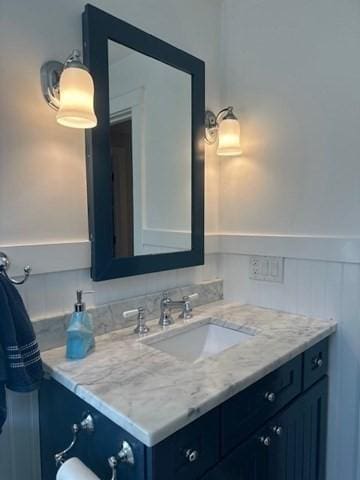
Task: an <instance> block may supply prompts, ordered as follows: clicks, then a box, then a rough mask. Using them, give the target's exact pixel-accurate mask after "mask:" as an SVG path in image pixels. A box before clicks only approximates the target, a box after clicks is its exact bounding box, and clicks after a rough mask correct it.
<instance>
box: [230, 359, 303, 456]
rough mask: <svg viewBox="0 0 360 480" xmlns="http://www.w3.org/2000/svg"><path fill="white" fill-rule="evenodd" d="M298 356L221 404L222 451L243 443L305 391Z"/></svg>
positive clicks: (300, 361)
mask: <svg viewBox="0 0 360 480" xmlns="http://www.w3.org/2000/svg"><path fill="white" fill-rule="evenodd" d="M301 367H302V358H301V356H298V357H296V358H294V359H293V360H292V361H290V362H288V363H287V364H285V365H284V366H282V367H280V368H279V369H278V370H276V371H275V372H272V373H270V374H269V375H267V376H266V377H264V378H263V379H261V380H259V381H258V382H257V383H255V384H254V385H251V386H250V387H249V388H247V389H246V390H244V391H243V392H240V393H239V394H237V395H235V396H234V397H232V398H230V400H228V401H227V402H225V403H224V404H223V405H222V406H221V453H222V455H225V454H226V453H227V452H228V451H229V450H231V449H232V448H234V447H236V446H237V445H239V444H240V443H241V442H242V441H243V440H245V439H246V437H247V436H248V435H249V434H250V433H252V432H253V431H255V430H256V429H257V428H259V427H260V426H261V425H262V424H263V423H264V422H265V421H266V420H267V419H268V418H270V417H271V416H272V415H274V414H275V413H276V412H278V411H279V410H280V409H281V408H283V407H284V406H285V405H286V404H287V403H288V402H290V401H291V400H292V399H293V398H295V397H296V396H297V395H298V394H299V393H300V392H301Z"/></svg>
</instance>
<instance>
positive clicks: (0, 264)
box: [0, 252, 31, 285]
mask: <svg viewBox="0 0 360 480" xmlns="http://www.w3.org/2000/svg"><path fill="white" fill-rule="evenodd" d="M9 267H10V260H9V257H8V256H7V255H6V253H4V252H0V272H1V273H2V274H3V275H5V277H6V278H7V279H8V280H9V281H10V282H11V283H13V284H14V285H22V284H23V283H25V282H26V280H27V279H28V278H29V277H30V273H31V267H30V265H26V267H24V273H25V276H24V278H23V279H22V280H15V279H14V278H10V277H9V275H8V274H7V270H8V269H9Z"/></svg>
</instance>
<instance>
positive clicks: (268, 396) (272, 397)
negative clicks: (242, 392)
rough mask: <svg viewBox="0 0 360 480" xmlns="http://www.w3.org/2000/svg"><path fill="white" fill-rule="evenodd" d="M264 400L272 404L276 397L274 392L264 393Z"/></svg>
mask: <svg viewBox="0 0 360 480" xmlns="http://www.w3.org/2000/svg"><path fill="white" fill-rule="evenodd" d="M265 399H266V400H268V401H269V402H270V403H274V402H275V400H276V395H275V393H274V392H266V393H265Z"/></svg>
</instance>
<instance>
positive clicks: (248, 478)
mask: <svg viewBox="0 0 360 480" xmlns="http://www.w3.org/2000/svg"><path fill="white" fill-rule="evenodd" d="M265 435H266V432H265V431H259V432H258V433H255V434H254V435H252V436H251V437H250V439H249V440H247V441H245V442H244V443H243V444H242V445H240V446H239V447H237V448H236V449H235V450H233V451H232V452H231V453H230V454H229V455H228V456H227V457H226V458H225V459H224V460H223V461H222V462H221V463H220V464H219V465H218V466H217V467H215V468H214V469H213V470H211V471H210V472H208V473H207V474H206V475H205V476H204V477H203V480H220V479H221V480H267V479H268V478H270V476H269V475H268V459H269V456H268V452H269V450H270V448H269V447H270V446H269V445H268V442H269V438H270V437H266V436H265ZM265 439H266V440H265ZM270 443H271V439H270Z"/></svg>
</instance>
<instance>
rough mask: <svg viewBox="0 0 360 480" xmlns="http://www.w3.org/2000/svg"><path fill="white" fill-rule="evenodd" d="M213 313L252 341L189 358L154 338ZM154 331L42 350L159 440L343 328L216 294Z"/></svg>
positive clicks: (103, 407) (120, 420) (81, 391)
mask: <svg viewBox="0 0 360 480" xmlns="http://www.w3.org/2000/svg"><path fill="white" fill-rule="evenodd" d="M210 318H211V320H212V321H214V323H216V324H220V325H221V324H223V325H227V324H228V326H230V327H231V328H233V329H234V328H235V329H237V330H239V331H243V332H246V333H252V334H253V335H252V336H251V337H249V340H247V341H246V342H244V343H241V344H240V345H236V346H233V347H231V348H229V349H227V350H225V351H224V352H222V353H220V354H218V355H216V356H213V357H208V358H206V359H203V360H201V361H198V362H196V363H189V362H187V361H182V360H179V359H177V358H175V357H173V356H170V355H168V354H166V353H164V352H161V351H160V350H156V349H155V348H153V347H152V346H151V340H152V338H153V337H154V338H155V336H157V335H165V336H167V335H172V332H174V331H175V330H176V329H180V328H185V329H187V328H193V325H194V323H198V322H199V323H207V322H208V320H209V319H210ZM149 326H150V327H151V334H150V335H148V336H146V337H145V338H139V337H138V336H136V335H135V334H134V333H133V327H132V328H126V329H122V330H118V331H114V332H112V333H109V334H106V335H102V336H99V337H97V339H96V350H95V351H94V352H93V353H91V354H90V355H89V356H88V357H87V358H85V359H83V360H78V361H68V360H66V359H65V349H64V347H60V348H55V349H53V350H49V351H47V352H44V353H43V354H42V358H43V361H44V364H45V367H46V369H47V371H48V372H49V373H50V375H51V376H52V377H53V378H54V379H55V380H57V381H58V382H59V383H61V384H62V385H64V386H65V387H67V388H68V389H69V390H71V391H73V392H74V393H75V394H76V395H77V396H79V397H80V398H82V399H84V400H85V401H86V402H88V403H89V404H90V405H92V406H93V407H94V408H96V409H97V410H99V411H100V412H101V413H103V414H104V415H106V416H107V417H108V418H110V419H111V420H112V421H113V422H114V423H116V424H117V425H119V426H121V427H122V428H124V429H125V430H127V431H128V432H129V433H131V434H132V435H133V436H134V437H136V438H137V439H138V440H140V441H141V442H143V443H144V444H145V445H147V446H153V445H155V444H156V443H158V442H160V441H161V440H163V439H164V438H166V437H168V436H169V435H171V434H172V433H174V432H175V431H177V430H178V429H180V428H182V427H184V426H185V425H187V424H188V423H190V422H192V421H193V420H195V419H196V418H198V417H200V416H201V415H203V414H204V413H206V412H207V411H209V410H211V409H212V408H214V407H216V406H218V405H220V404H221V403H222V402H224V401H225V400H227V399H228V398H230V397H231V396H233V395H235V394H236V393H238V392H240V391H241V390H243V389H245V388H246V387H247V386H249V385H251V384H252V383H254V382H256V381H257V380H259V379H260V378H262V377H263V376H264V375H266V374H268V373H270V372H271V371H273V370H275V369H276V368H278V367H280V366H281V365H283V364H285V363H286V362H288V361H289V360H291V359H292V358H294V357H295V356H297V355H299V354H300V353H302V352H303V351H305V350H307V349H308V348H309V347H311V346H312V345H314V344H316V343H317V342H319V341H320V340H322V339H323V338H325V337H327V336H329V335H330V334H331V333H333V332H335V330H336V322H335V321H334V320H328V321H324V320H319V319H314V318H309V317H305V316H301V315H293V314H288V313H285V312H279V311H276V310H270V309H265V308H259V307H254V306H250V305H239V304H234V303H232V304H231V303H226V302H223V301H221V302H215V303H212V304H209V305H207V306H203V307H199V308H197V309H195V310H194V317H193V318H192V319H191V320H177V321H176V324H175V325H173V326H171V327H167V329H166V331H165V332H164V331H163V330H162V329H161V328H160V327H159V326H158V325H157V321H153V322H149Z"/></svg>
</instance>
